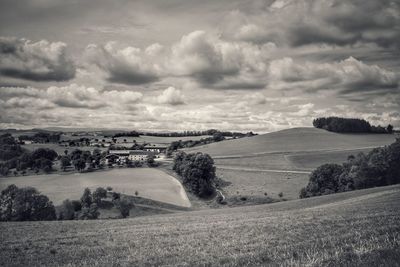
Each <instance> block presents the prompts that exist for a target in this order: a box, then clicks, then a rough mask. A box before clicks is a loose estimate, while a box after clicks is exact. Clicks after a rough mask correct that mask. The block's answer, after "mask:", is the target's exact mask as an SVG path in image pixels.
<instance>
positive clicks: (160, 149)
mask: <svg viewBox="0 0 400 267" xmlns="http://www.w3.org/2000/svg"><path fill="white" fill-rule="evenodd" d="M144 150H145V151H150V152H155V153H165V152H166V151H167V147H166V146H163V145H146V146H145V147H144Z"/></svg>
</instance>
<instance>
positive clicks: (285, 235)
mask: <svg viewBox="0 0 400 267" xmlns="http://www.w3.org/2000/svg"><path fill="white" fill-rule="evenodd" d="M399 203H400V186H390V187H381V188H372V189H367V190H360V191H353V192H347V193H340V194H336V195H328V196H322V197H315V198H311V199H304V200H295V201H289V202H280V203H276V204H269V205H260V206H252V207H241V208H231V209H217V210H202V211H195V212H182V213H177V214H167V215H158V216H152V217H141V218H135V219H126V220H108V221H107V220H103V221H102V220H99V221H63V222H19V223H15V222H14V223H11V222H10V223H0V234H1V235H0V237H1V240H2V242H1V244H0V265H1V266H13V265H14V266H28V265H29V266H39V265H41V266H43V265H47V266H66V265H68V266H77V265H86V266H88V265H90V266H92V265H100V266H105V265H107V266H111V265H112V266H147V265H169V266H176V265H179V266H205V265H207V266H209V265H212V266H215V265H225V266H243V265H247V266H260V265H263V266H265V265H295V266H298V265H308V266H311V265H314V266H321V265H330V266H338V265H347V266H348V265H351V266H376V265H383V266H398V262H400V249H399V247H400V224H399V223H398V222H399V220H400V210H399V208H398V205H399Z"/></svg>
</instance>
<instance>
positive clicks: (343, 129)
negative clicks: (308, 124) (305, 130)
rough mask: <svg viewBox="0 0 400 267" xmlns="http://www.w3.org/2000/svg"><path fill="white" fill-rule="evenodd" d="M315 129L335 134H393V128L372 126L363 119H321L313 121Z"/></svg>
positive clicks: (390, 126) (389, 126)
mask: <svg viewBox="0 0 400 267" xmlns="http://www.w3.org/2000/svg"><path fill="white" fill-rule="evenodd" d="M313 125H314V127H315V128H319V129H324V130H328V131H330V132H337V133H389V134H390V133H393V126H392V125H390V124H389V125H388V126H387V127H382V126H380V125H378V126H373V125H371V124H370V123H369V122H368V121H366V120H364V119H357V118H340V117H326V118H325V117H322V118H316V119H314V120H313Z"/></svg>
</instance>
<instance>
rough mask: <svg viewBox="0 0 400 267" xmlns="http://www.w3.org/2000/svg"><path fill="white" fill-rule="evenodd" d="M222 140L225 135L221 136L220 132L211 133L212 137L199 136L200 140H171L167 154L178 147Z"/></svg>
mask: <svg viewBox="0 0 400 267" xmlns="http://www.w3.org/2000/svg"><path fill="white" fill-rule="evenodd" d="M223 140H225V136H223V135H222V133H221V132H216V133H214V134H213V136H212V137H207V138H201V139H200V140H186V141H182V140H179V141H174V142H171V144H170V145H169V147H168V148H167V154H168V155H170V154H171V153H172V151H176V150H178V149H180V148H185V147H194V146H201V145H206V144H210V143H214V142H220V141H223Z"/></svg>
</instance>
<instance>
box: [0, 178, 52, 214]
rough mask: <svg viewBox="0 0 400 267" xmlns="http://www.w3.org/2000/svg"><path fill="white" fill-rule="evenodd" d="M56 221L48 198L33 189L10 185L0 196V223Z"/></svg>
mask: <svg viewBox="0 0 400 267" xmlns="http://www.w3.org/2000/svg"><path fill="white" fill-rule="evenodd" d="M54 219H56V211H55V208H54V205H53V203H52V202H51V201H49V198H48V197H47V196H45V195H42V194H40V193H39V192H38V191H37V190H36V189H35V188H33V187H25V188H18V187H17V186H15V185H10V186H8V187H7V188H6V189H4V190H3V191H2V192H1V195H0V220H1V221H44V220H54Z"/></svg>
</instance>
